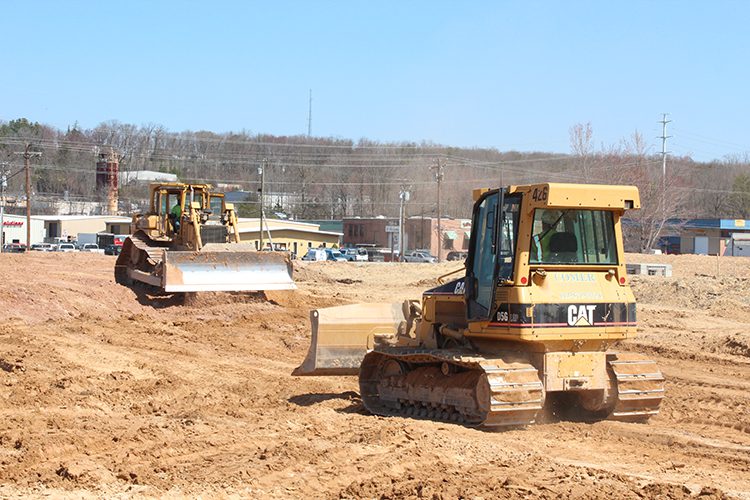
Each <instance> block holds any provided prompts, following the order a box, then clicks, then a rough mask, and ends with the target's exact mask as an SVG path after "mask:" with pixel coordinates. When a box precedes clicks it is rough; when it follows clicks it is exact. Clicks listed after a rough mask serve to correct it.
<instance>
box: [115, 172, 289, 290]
mask: <svg viewBox="0 0 750 500" xmlns="http://www.w3.org/2000/svg"><path fill="white" fill-rule="evenodd" d="M149 192H150V198H151V203H150V209H149V211H148V213H145V214H136V215H134V216H133V221H132V223H131V231H130V232H131V236H129V237H128V238H127V239H126V240H125V242H124V243H123V246H122V252H121V253H120V255H119V257H118V258H117V261H116V262H115V280H116V281H117V282H118V283H120V284H122V285H126V286H132V285H133V284H135V283H145V284H147V285H151V286H153V287H156V288H157V289H159V290H160V291H163V292H203V291H261V290H289V289H294V288H296V286H295V285H294V282H293V280H292V264H291V261H290V260H289V257H288V256H287V255H286V254H285V253H282V252H259V251H257V250H256V249H255V246H254V245H250V244H248V243H241V242H240V234H239V231H238V227H237V215H236V213H235V211H234V206H233V205H232V204H231V203H227V202H226V200H225V199H224V194H223V193H216V192H213V191H212V189H211V186H210V185H208V184H182V183H160V184H151V185H150V186H149Z"/></svg>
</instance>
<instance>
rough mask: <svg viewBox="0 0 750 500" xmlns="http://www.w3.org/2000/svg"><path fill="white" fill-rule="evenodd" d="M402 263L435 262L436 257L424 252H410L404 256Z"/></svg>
mask: <svg viewBox="0 0 750 500" xmlns="http://www.w3.org/2000/svg"><path fill="white" fill-rule="evenodd" d="M404 262H429V263H433V262H437V257H434V256H432V255H430V254H428V253H426V252H411V253H408V254H406V255H404Z"/></svg>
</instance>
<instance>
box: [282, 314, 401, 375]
mask: <svg viewBox="0 0 750 500" xmlns="http://www.w3.org/2000/svg"><path fill="white" fill-rule="evenodd" d="M404 320H405V318H404V313H403V308H402V304H401V303H394V304H392V303H380V304H351V305H346V306H337V307H327V308H325V309H316V310H313V311H311V312H310V323H311V326H312V337H311V339H310V350H309V351H308V353H307V357H305V360H304V361H303V362H302V364H301V365H300V366H298V367H297V368H296V369H295V370H294V371H293V372H292V375H356V374H358V373H359V365H360V363H361V362H362V358H364V356H365V354H367V351H368V349H372V347H373V345H374V338H375V336H376V335H377V336H379V335H396V333H397V332H398V326H399V324H400V323H401V322H402V321H404Z"/></svg>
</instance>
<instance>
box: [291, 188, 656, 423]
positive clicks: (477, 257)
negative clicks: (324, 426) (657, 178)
mask: <svg viewBox="0 0 750 500" xmlns="http://www.w3.org/2000/svg"><path fill="white" fill-rule="evenodd" d="M474 201H475V203H474V208H473V219H472V231H471V239H470V244H469V252H468V258H467V260H466V263H465V267H464V268H463V269H460V270H458V271H456V272H455V273H451V274H458V273H461V275H459V276H458V278H457V279H454V280H452V281H448V279H447V278H448V277H450V276H451V274H448V275H446V276H443V277H442V279H441V280H440V281H439V282H440V283H442V284H441V285H439V286H436V287H435V288H432V289H431V290H427V291H426V292H424V293H423V296H422V300H421V301H417V300H409V301H406V302H404V303H396V304H388V303H382V304H352V305H344V306H339V307H331V308H326V309H319V310H314V311H312V312H311V323H312V339H311V340H312V344H311V346H310V349H309V352H308V354H307V357H306V359H305V360H304V362H303V363H302V364H301V365H300V366H299V367H298V368H297V369H296V370H295V371H294V372H293V374H294V375H359V388H360V396H361V398H362V402H363V404H364V406H365V408H366V409H367V410H369V411H370V412H371V413H374V414H377V415H385V416H389V415H399V416H406V417H416V418H431V419H435V420H444V421H453V422H458V423H461V424H463V425H467V426H481V427H484V428H498V427H499V428H501V427H504V426H524V425H527V424H532V423H534V422H537V421H542V420H546V419H548V418H550V416H553V417H554V416H558V417H557V418H559V417H562V418H576V419H577V418H583V419H585V420H592V419H593V420H598V419H614V420H623V421H635V422H644V421H646V420H648V419H649V418H650V417H652V416H653V415H656V414H657V413H658V411H659V405H660V403H661V400H662V398H663V396H664V377H663V376H662V373H661V371H660V370H659V368H658V367H657V365H656V364H655V362H654V361H652V360H649V359H645V358H644V357H642V356H640V355H637V354H631V353H622V352H617V351H614V350H612V347H613V346H614V345H615V344H617V343H618V342H619V341H622V340H624V339H628V338H632V337H633V336H634V335H635V334H636V304H635V299H634V296H633V292H632V291H631V289H630V287H629V286H628V277H627V275H626V269H625V257H624V250H623V239H622V221H621V220H622V216H623V214H624V212H625V211H626V210H629V209H637V208H639V207H640V199H639V195H638V189H637V188H636V187H633V186H605V185H578V184H556V183H548V184H536V185H527V186H510V187H508V188H505V189H478V190H475V191H474Z"/></svg>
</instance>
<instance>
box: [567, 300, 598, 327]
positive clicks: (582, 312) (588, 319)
mask: <svg viewBox="0 0 750 500" xmlns="http://www.w3.org/2000/svg"><path fill="white" fill-rule="evenodd" d="M595 309H596V306H583V305H581V306H577V305H575V304H571V305H570V306H568V325H570V326H593V325H594V310H595Z"/></svg>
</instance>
